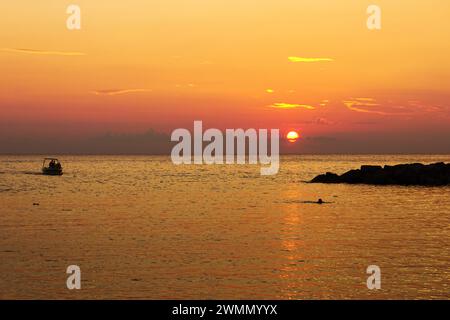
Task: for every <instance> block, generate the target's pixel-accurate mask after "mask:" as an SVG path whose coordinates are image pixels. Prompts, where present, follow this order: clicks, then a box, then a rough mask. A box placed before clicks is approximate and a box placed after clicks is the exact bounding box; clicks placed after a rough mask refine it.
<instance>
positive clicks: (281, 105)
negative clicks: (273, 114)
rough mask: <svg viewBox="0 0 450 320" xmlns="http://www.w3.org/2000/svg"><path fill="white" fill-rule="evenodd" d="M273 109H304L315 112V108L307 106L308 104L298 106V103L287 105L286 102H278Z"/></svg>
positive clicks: (273, 105) (272, 106)
mask: <svg viewBox="0 0 450 320" xmlns="http://www.w3.org/2000/svg"><path fill="white" fill-rule="evenodd" d="M270 107H271V108H276V109H297V108H303V109H308V110H314V109H315V107H313V106H310V105H307V104H297V103H285V102H278V103H274V104H272V105H270Z"/></svg>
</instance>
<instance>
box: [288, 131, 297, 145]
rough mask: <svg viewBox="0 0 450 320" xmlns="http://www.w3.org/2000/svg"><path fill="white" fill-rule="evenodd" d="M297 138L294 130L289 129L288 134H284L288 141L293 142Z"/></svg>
mask: <svg viewBox="0 0 450 320" xmlns="http://www.w3.org/2000/svg"><path fill="white" fill-rule="evenodd" d="M298 138H299V134H298V133H297V132H296V131H289V132H288V134H287V135H286V139H287V140H288V141H289V142H295V141H297V140H298Z"/></svg>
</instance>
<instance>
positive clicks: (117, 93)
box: [92, 89, 152, 96]
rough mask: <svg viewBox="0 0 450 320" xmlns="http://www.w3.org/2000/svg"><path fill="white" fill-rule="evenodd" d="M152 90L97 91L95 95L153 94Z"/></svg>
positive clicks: (94, 92)
mask: <svg viewBox="0 0 450 320" xmlns="http://www.w3.org/2000/svg"><path fill="white" fill-rule="evenodd" d="M151 91H152V89H113V90H95V91H92V93H93V94H95V95H97V96H117V95H120V94H127V93H140V92H151Z"/></svg>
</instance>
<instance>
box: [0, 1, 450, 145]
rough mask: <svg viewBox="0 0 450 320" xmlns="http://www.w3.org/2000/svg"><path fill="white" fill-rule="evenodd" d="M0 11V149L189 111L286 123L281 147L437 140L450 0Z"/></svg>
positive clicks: (115, 4)
mask: <svg viewBox="0 0 450 320" xmlns="http://www.w3.org/2000/svg"><path fill="white" fill-rule="evenodd" d="M70 4H77V5H79V6H80V8H81V30H72V31H71V30H68V29H67V28H66V20H67V18H68V16H69V15H68V14H66V8H67V7H68V6H69V5H70ZM370 4H377V5H379V6H380V7H381V9H382V29H381V30H379V31H375V30H372V31H371V30H368V28H367V27H366V20H367V18H368V14H367V13H366V9H367V7H368V6H369V5H370ZM0 15H1V16H0V70H1V77H0V143H1V145H0V146H1V150H0V153H8V152H24V153H26V152H39V151H42V152H48V151H52V152H65V151H67V150H69V149H58V148H57V147H55V146H57V145H58V144H57V143H56V144H54V145H53V147H54V148H55V149H52V148H48V147H49V146H50V145H51V143H49V140H50V139H52V137H56V138H55V141H59V143H60V144H59V145H67V144H68V143H69V144H70V143H74V144H75V143H78V145H77V146H78V148H79V149H77V150H78V151H80V150H81V151H80V152H82V151H83V147H82V142H80V141H82V140H83V139H89V138H90V137H98V136H102V135H105V134H107V133H112V134H125V133H126V134H131V135H136V136H139V135H140V134H143V133H145V132H146V131H148V130H150V129H153V130H156V131H158V132H161V133H165V134H170V132H171V131H172V130H173V129H175V128H179V127H186V128H192V122H193V120H203V123H204V127H217V128H222V129H224V128H239V127H243V128H250V127H251V128H279V129H280V131H281V132H282V133H287V132H288V131H290V130H297V131H299V132H300V136H301V139H300V140H299V141H298V143H295V144H292V145H286V146H285V148H287V149H286V150H285V151H293V152H294V151H295V152H319V153H321V152H365V153H366V152H442V153H447V152H450V103H449V101H450V100H449V98H450V43H449V39H450V1H448V0H427V1H425V0H408V1H406V0H396V1H392V0H377V1H374V2H372V1H364V0H343V1H335V0H258V1H256V0H255V1H253V0H252V1H247V0H211V1H203V0H165V1H161V0H159V1H153V0H127V1H122V0H96V1H92V0H90V1H88V0H72V1H63V0H41V1H34V0H17V1H2V2H1V3H0ZM24 141H25V142H24ZM46 143H47V144H46ZM31 146H33V148H31ZM37 146H39V148H41V149H39V148H38V147H37ZM289 148H290V149H289ZM69 151H70V150H69Z"/></svg>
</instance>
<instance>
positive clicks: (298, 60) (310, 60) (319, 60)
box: [288, 57, 334, 62]
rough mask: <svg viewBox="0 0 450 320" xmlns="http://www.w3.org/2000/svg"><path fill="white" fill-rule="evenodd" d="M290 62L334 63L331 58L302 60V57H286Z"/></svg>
mask: <svg viewBox="0 0 450 320" xmlns="http://www.w3.org/2000/svg"><path fill="white" fill-rule="evenodd" d="M288 59H289V61H291V62H330V61H334V59H332V58H303V57H288Z"/></svg>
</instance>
